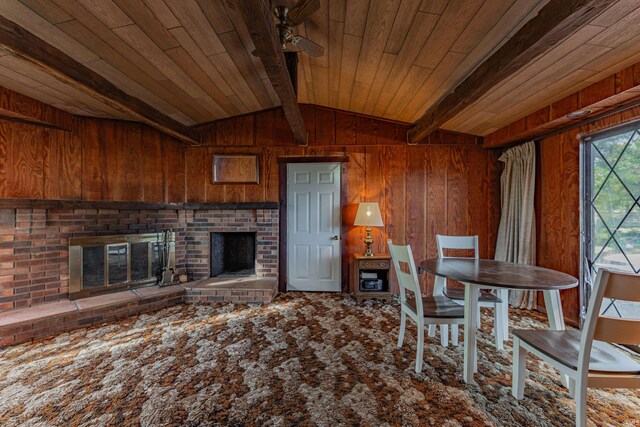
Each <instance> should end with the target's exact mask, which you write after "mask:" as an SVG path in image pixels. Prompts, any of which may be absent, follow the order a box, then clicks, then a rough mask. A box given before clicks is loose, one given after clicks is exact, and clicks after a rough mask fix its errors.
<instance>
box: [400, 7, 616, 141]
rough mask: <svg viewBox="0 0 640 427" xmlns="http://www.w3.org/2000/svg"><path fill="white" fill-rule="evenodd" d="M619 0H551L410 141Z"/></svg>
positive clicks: (435, 107)
mask: <svg viewBox="0 0 640 427" xmlns="http://www.w3.org/2000/svg"><path fill="white" fill-rule="evenodd" d="M615 2H616V0H549V2H548V3H547V4H546V5H545V6H544V7H543V8H542V9H540V12H538V14H537V15H536V16H535V17H534V18H533V19H531V20H530V21H529V22H527V23H526V24H525V25H524V26H523V27H522V28H521V29H520V30H518V32H516V33H515V34H514V35H513V37H511V38H510V39H509V40H508V41H507V42H506V43H505V44H504V45H502V47H501V48H500V49H498V50H497V51H495V52H494V53H493V54H492V55H491V56H490V57H489V58H487V59H486V60H485V61H484V62H482V63H481V64H480V65H479V66H478V67H477V68H476V69H475V70H474V71H473V72H472V73H471V74H469V75H468V76H467V77H466V78H465V79H464V80H463V81H462V82H461V83H460V84H458V86H457V87H456V88H455V89H454V90H453V91H452V92H451V93H449V94H448V95H447V96H445V97H444V98H442V99H441V100H440V101H439V102H438V103H436V104H435V105H433V106H431V107H430V108H429V109H428V110H427V111H426V112H425V113H424V115H422V117H420V119H418V120H417V121H416V122H415V123H414V125H413V127H412V128H411V129H410V130H409V132H408V141H409V143H414V144H415V143H417V141H419V140H420V139H422V138H424V137H425V136H427V135H428V134H429V133H430V132H433V131H434V130H436V129H438V128H439V127H440V126H442V125H443V124H444V123H446V122H447V121H448V120H450V119H452V118H453V117H455V116H456V115H457V114H459V113H460V112H462V111H463V110H464V109H465V108H467V107H468V106H469V105H471V104H472V103H474V102H475V101H477V100H478V99H480V97H482V95H484V94H485V93H487V92H488V91H489V90H490V89H491V88H493V87H494V86H496V85H497V84H498V83H500V82H502V81H503V80H505V79H506V78H507V77H509V76H511V75H512V74H514V73H515V72H516V71H518V70H519V69H521V68H523V67H524V66H525V65H527V64H528V63H529V62H531V61H532V60H534V59H535V58H537V57H538V56H539V55H541V54H543V53H545V52H547V51H549V50H550V49H552V48H554V47H555V46H557V45H558V43H560V42H561V41H563V40H565V39H566V38H567V37H569V36H571V35H572V34H574V33H575V32H576V31H578V30H579V29H580V28H582V27H583V26H584V25H585V24H587V23H588V22H589V21H591V20H592V19H593V18H595V17H596V16H597V15H599V14H600V13H602V12H603V11H604V10H606V9H607V8H608V7H609V6H611V5H612V4H613V3H615Z"/></svg>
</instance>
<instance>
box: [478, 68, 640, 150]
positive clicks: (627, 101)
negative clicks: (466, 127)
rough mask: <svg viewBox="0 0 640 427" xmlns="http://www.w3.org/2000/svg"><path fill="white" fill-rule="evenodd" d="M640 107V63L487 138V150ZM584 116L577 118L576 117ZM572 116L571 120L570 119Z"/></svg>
mask: <svg viewBox="0 0 640 427" xmlns="http://www.w3.org/2000/svg"><path fill="white" fill-rule="evenodd" d="M638 103H640V63H637V64H634V65H631V66H629V67H627V68H625V69H624V70H622V71H620V72H617V73H615V74H612V75H610V76H608V77H606V78H604V79H602V80H600V81H597V82H595V83H593V84H591V85H589V86H587V87H586V88H584V89H582V90H579V91H577V92H574V93H572V94H571V95H568V96H565V97H564V98H562V99H560V100H558V101H556V102H553V103H551V104H549V105H546V106H544V107H543V108H540V109H539V110H537V111H534V112H533V113H531V114H529V115H527V116H525V117H523V118H521V119H519V120H516V121H514V122H513V123H510V124H509V125H507V126H505V127H503V128H501V129H498V130H496V131H495V132H492V133H490V134H488V135H487V136H485V137H484V144H483V145H484V146H485V147H487V148H499V147H508V146H511V145H515V144H518V143H520V142H525V141H529V140H532V139H536V138H540V137H543V136H544V135H547V134H549V133H552V132H557V131H561V130H564V129H570V128H572V127H575V126H580V125H582V124H584V123H586V122H590V121H593V120H594V119H595V118H599V117H602V116H606V115H608V114H613V113H614V112H617V111H620V110H624V109H628V108H631V107H633V106H637V105H638ZM578 112H581V113H582V114H578V115H576V116H575V117H572V116H571V115H572V114H576V113H578ZM567 115H569V117H567Z"/></svg>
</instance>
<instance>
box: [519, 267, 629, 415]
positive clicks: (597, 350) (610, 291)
mask: <svg viewBox="0 0 640 427" xmlns="http://www.w3.org/2000/svg"><path fill="white" fill-rule="evenodd" d="M603 298H613V299H617V300H621V301H634V302H640V276H638V275H633V274H628V273H614V272H612V271H609V270H606V269H604V268H600V269H599V270H598V275H597V277H596V280H595V284H594V288H593V293H592V295H591V300H590V301H589V308H588V310H587V317H586V319H585V324H584V328H583V329H582V332H580V331H576V330H564V331H554V330H528V329H516V330H514V331H513V384H512V389H511V393H512V394H513V396H514V397H515V398H516V399H522V398H523V396H524V384H525V375H526V357H527V352H529V353H533V354H534V355H536V356H538V357H539V358H541V359H542V360H544V361H545V362H547V363H548V364H550V365H552V366H553V367H555V368H556V369H558V370H559V371H560V373H562V374H564V375H567V376H568V377H569V378H570V394H571V395H575V399H576V426H578V427H583V426H586V425H587V388H588V387H591V388H632V389H638V388H640V363H638V362H636V361H635V360H633V359H632V358H630V357H628V356H627V355H625V354H624V353H623V352H622V351H621V350H619V349H617V348H615V347H614V346H612V345H611V344H612V343H615V344H626V345H637V344H640V319H621V318H613V317H607V316H601V315H599V313H600V308H601V306H602V299H603Z"/></svg>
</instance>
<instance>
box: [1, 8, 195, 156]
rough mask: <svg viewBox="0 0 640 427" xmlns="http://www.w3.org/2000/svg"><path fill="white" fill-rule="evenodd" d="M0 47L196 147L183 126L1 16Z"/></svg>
mask: <svg viewBox="0 0 640 427" xmlns="http://www.w3.org/2000/svg"><path fill="white" fill-rule="evenodd" d="M0 46H2V47H3V48H4V49H5V50H7V51H9V52H11V53H12V54H14V55H16V56H18V57H20V58H22V59H25V60H27V61H29V62H31V63H33V64H36V65H38V66H39V67H41V68H43V69H45V70H46V71H47V72H49V73H50V74H52V75H53V76H54V77H56V78H57V79H58V80H60V81H62V82H64V83H67V84H69V85H71V86H73V87H74V88H77V89H80V90H82V91H83V92H85V93H87V94H88V95H90V96H91V97H93V98H95V99H97V100H99V101H101V102H103V103H105V104H107V105H109V106H110V107H113V108H115V109H117V110H119V111H123V112H125V113H127V114H129V115H131V116H132V118H135V119H137V120H140V121H141V122H144V123H147V124H148V125H150V126H152V127H154V128H156V129H158V130H160V131H161V132H163V133H166V134H168V135H171V136H173V137H175V138H177V139H179V140H180V141H182V142H184V143H187V144H189V145H199V144H200V141H199V140H198V139H197V137H196V136H195V133H192V132H191V130H190V129H189V128H188V127H187V126H184V125H183V124H181V123H180V122H178V121H176V120H174V119H172V118H171V117H169V116H167V115H165V114H164V113H161V112H160V111H158V110H156V109H155V108H153V107H152V106H150V105H148V104H146V103H145V102H143V101H141V100H140V99H138V98H135V97H133V96H131V95H128V94H127V93H125V92H124V91H122V90H120V89H119V88H117V87H116V86H115V85H114V84H112V83H111V82H110V81H108V80H107V79H105V78H104V77H102V76H101V75H99V74H98V73H96V72H94V71H93V70H91V69H89V68H88V67H86V66H85V65H83V64H81V63H80V62H78V61H76V60H75V59H73V58H71V57H70V56H69V55H67V54H65V53H64V52H61V51H60V50H58V49H56V48H55V47H53V46H51V45H50V44H49V43H47V42H46V41H44V40H42V39H40V38H38V37H37V36H35V35H34V34H32V33H31V32H29V31H27V30H26V29H24V28H22V27H21V26H19V25H17V24H16V23H14V22H12V21H10V20H8V19H7V18H5V17H3V16H0Z"/></svg>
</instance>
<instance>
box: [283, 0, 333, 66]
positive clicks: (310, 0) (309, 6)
mask: <svg viewBox="0 0 640 427" xmlns="http://www.w3.org/2000/svg"><path fill="white" fill-rule="evenodd" d="M318 9H320V0H299V1H298V2H297V3H296V4H295V5H293V7H291V8H289V6H288V5H286V4H276V5H275V6H274V8H273V14H274V15H275V16H276V18H277V19H278V21H279V22H278V24H276V28H277V29H278V36H279V37H280V43H281V44H282V50H284V51H285V52H302V53H305V54H307V55H309V56H322V55H323V54H324V48H323V47H322V46H320V45H319V44H317V43H314V42H313V41H311V40H309V39H308V38H306V37H303V36H301V35H298V34H295V33H294V28H295V27H297V26H298V25H300V24H302V23H303V22H304V21H306V20H307V19H308V18H309V17H310V16H311V15H312V14H313V13H314V12H316V11H317V10H318Z"/></svg>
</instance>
